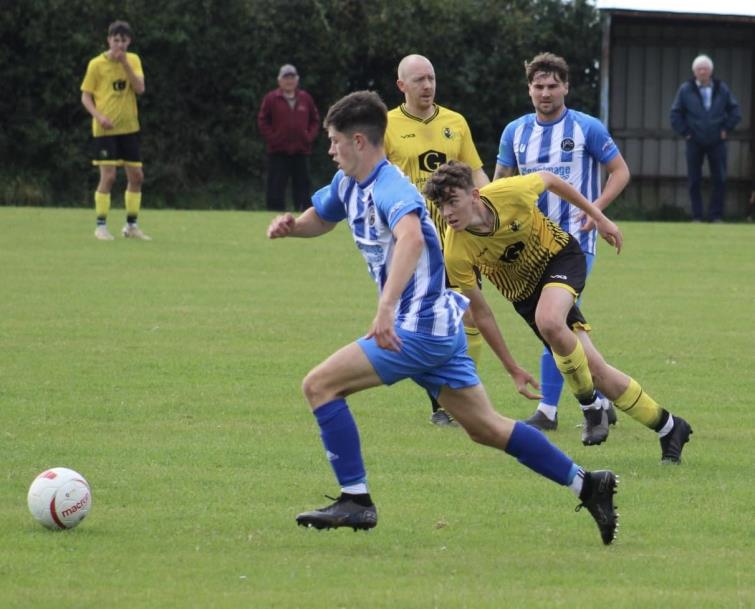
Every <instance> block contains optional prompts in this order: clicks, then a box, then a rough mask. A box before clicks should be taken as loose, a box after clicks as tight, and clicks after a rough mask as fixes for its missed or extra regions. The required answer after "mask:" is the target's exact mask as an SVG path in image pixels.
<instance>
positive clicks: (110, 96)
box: [81, 53, 144, 137]
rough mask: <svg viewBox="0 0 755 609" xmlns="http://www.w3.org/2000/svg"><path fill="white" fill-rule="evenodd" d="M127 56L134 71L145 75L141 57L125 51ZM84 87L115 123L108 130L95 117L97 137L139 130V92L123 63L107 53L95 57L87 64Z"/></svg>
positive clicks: (93, 123)
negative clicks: (136, 90)
mask: <svg viewBox="0 0 755 609" xmlns="http://www.w3.org/2000/svg"><path fill="white" fill-rule="evenodd" d="M126 59H127V61H128V63H129V65H130V66H131V69H132V70H133V71H134V74H136V75H137V76H139V77H144V72H143V71H142V62H141V60H140V59H139V56H138V55H137V54H136V53H126ZM81 90H82V91H85V92H87V93H91V94H92V97H93V98H94V104H95V106H96V107H97V110H98V111H99V112H102V114H104V115H105V116H107V117H108V118H109V119H110V120H111V121H112V123H113V128H112V129H107V130H105V129H103V127H102V125H100V124H99V123H98V122H97V121H96V120H95V119H94V118H93V119H92V134H93V135H94V137H102V136H103V135H122V134H124V133H135V132H137V131H139V116H138V112H137V109H136V92H135V91H134V89H133V88H132V87H131V83H130V82H129V80H128V75H127V74H126V70H125V68H124V67H123V66H122V65H121V63H120V62H118V61H113V60H111V59H108V57H107V53H102V54H100V55H98V56H97V57H95V58H94V59H92V60H91V61H90V62H89V65H88V66H87V72H86V75H85V76H84V82H82V83H81Z"/></svg>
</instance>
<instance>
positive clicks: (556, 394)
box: [540, 349, 564, 406]
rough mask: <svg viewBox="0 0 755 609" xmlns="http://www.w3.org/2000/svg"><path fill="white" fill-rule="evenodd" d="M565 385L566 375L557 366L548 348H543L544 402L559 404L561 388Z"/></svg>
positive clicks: (541, 370) (541, 380)
mask: <svg viewBox="0 0 755 609" xmlns="http://www.w3.org/2000/svg"><path fill="white" fill-rule="evenodd" d="M563 387H564V377H563V376H561V371H560V370H559V369H558V366H556V361H555V360H554V359H553V355H551V352H550V351H548V349H543V355H542V356H541V357H540V391H542V392H543V400H542V402H543V404H548V406H558V400H559V399H560V398H561V389H563Z"/></svg>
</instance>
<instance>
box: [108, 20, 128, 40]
mask: <svg viewBox="0 0 755 609" xmlns="http://www.w3.org/2000/svg"><path fill="white" fill-rule="evenodd" d="M119 34H120V35H121V36H128V37H129V38H133V37H134V34H133V33H132V32H131V26H130V25H129V24H128V22H127V21H113V23H111V24H110V25H109V26H108V28H107V35H108V37H110V36H118V35H119Z"/></svg>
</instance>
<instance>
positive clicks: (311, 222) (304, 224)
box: [289, 207, 335, 238]
mask: <svg viewBox="0 0 755 609" xmlns="http://www.w3.org/2000/svg"><path fill="white" fill-rule="evenodd" d="M334 226H335V224H334V223H332V222H326V221H325V220H323V219H322V218H321V217H320V216H319V215H318V214H317V212H316V211H315V208H314V207H310V208H309V209H307V210H306V211H305V212H304V213H302V214H301V215H300V216H299V217H298V218H296V220H295V223H294V228H293V230H292V231H291V233H290V235H289V236H290V237H305V238H307V237H319V236H320V235H324V234H325V233H327V232H329V231H331V230H333V227H334Z"/></svg>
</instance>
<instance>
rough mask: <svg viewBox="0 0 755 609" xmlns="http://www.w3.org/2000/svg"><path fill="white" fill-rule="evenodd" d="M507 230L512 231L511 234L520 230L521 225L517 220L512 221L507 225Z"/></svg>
mask: <svg viewBox="0 0 755 609" xmlns="http://www.w3.org/2000/svg"><path fill="white" fill-rule="evenodd" d="M509 228H510V229H511V230H512V232H516V231H518V230H519V229H520V228H522V225H521V224H519V220H514V221H513V222H512V223H511V224H509Z"/></svg>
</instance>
